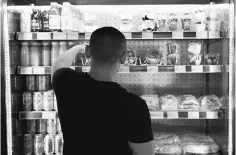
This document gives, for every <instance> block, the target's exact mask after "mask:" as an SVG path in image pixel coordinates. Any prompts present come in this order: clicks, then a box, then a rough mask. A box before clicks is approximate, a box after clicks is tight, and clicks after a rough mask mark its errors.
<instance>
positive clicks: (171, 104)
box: [159, 95, 179, 110]
mask: <svg viewBox="0 0 236 155" xmlns="http://www.w3.org/2000/svg"><path fill="white" fill-rule="evenodd" d="M159 105H160V109H162V110H178V109H179V103H178V98H177V97H175V96H174V95H164V96H162V97H160V99H159Z"/></svg>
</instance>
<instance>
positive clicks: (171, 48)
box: [167, 44, 180, 54]
mask: <svg viewBox="0 0 236 155" xmlns="http://www.w3.org/2000/svg"><path fill="white" fill-rule="evenodd" d="M167 47H168V54H177V53H179V52H180V50H179V45H178V44H167Z"/></svg>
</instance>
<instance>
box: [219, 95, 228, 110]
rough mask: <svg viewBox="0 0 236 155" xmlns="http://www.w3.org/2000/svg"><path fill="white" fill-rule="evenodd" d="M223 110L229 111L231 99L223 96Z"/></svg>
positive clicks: (221, 100)
mask: <svg viewBox="0 0 236 155" xmlns="http://www.w3.org/2000/svg"><path fill="white" fill-rule="evenodd" d="M220 103H221V108H222V109H229V97H227V96H222V97H221V98H220Z"/></svg>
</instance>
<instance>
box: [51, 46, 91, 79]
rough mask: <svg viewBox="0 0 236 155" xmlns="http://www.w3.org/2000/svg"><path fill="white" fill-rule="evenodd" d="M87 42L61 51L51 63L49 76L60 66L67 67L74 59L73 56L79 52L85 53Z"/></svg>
mask: <svg viewBox="0 0 236 155" xmlns="http://www.w3.org/2000/svg"><path fill="white" fill-rule="evenodd" d="M87 45H88V44H80V45H76V46H73V47H72V48H70V49H69V50H67V51H66V52H64V53H61V54H60V55H59V56H58V58H57V59H56V61H55V62H54V63H53V65H52V72H51V78H52V77H53V75H54V73H55V72H56V71H57V70H58V69H60V68H69V67H70V66H71V64H72V62H73V60H74V59H75V56H76V55H77V54H78V53H79V52H81V53H85V48H86V46H87Z"/></svg>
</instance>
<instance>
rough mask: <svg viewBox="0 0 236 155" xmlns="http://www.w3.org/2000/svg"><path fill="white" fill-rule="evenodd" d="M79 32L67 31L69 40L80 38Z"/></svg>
mask: <svg viewBox="0 0 236 155" xmlns="http://www.w3.org/2000/svg"><path fill="white" fill-rule="evenodd" d="M78 39H79V34H78V33H77V32H69V33H67V40H78Z"/></svg>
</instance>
